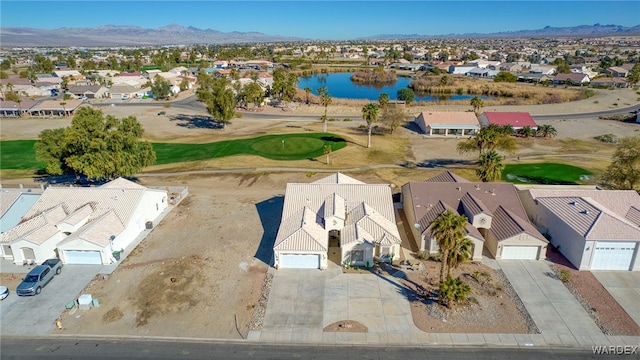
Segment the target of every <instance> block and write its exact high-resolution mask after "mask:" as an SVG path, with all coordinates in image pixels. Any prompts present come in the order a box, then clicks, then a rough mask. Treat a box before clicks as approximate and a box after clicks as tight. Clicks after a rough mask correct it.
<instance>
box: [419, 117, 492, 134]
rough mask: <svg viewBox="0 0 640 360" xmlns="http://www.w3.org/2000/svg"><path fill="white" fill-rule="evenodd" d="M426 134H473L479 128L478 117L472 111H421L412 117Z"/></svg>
mask: <svg viewBox="0 0 640 360" xmlns="http://www.w3.org/2000/svg"><path fill="white" fill-rule="evenodd" d="M414 122H415V123H416V125H418V127H419V128H420V130H422V132H423V133H424V134H426V135H429V136H432V135H444V136H448V135H454V136H465V135H473V134H475V133H476V132H477V131H478V130H480V123H479V122H478V118H477V117H476V115H475V114H474V113H472V112H463V111H423V112H421V113H420V114H418V116H417V117H416V118H415V119H414Z"/></svg>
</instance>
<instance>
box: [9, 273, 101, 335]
mask: <svg viewBox="0 0 640 360" xmlns="http://www.w3.org/2000/svg"><path fill="white" fill-rule="evenodd" d="M100 269H102V265H65V266H64V268H63V269H62V273H61V274H60V275H57V276H56V277H55V278H54V279H53V280H51V282H50V283H49V284H48V285H47V286H46V287H45V288H43V289H42V293H40V295H35V296H24V297H21V296H18V295H16V292H15V289H10V290H11V294H10V295H9V297H7V298H6V299H4V300H2V304H1V305H0V333H1V334H2V335H48V334H50V333H51V331H52V330H53V328H54V321H55V320H56V318H57V317H58V316H59V315H60V313H62V311H63V310H64V309H65V305H66V304H67V303H69V302H70V301H73V300H75V299H76V298H77V297H78V295H79V294H80V292H81V291H82V289H84V288H85V287H86V286H87V284H89V282H90V281H91V280H92V279H93V278H94V277H95V276H96V274H97V273H98V272H99V271H100Z"/></svg>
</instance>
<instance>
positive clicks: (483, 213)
mask: <svg viewBox="0 0 640 360" xmlns="http://www.w3.org/2000/svg"><path fill="white" fill-rule="evenodd" d="M402 204H403V208H404V212H405V214H406V216H407V221H408V222H409V223H410V224H412V225H413V226H411V231H412V233H413V237H414V239H415V240H416V243H417V245H418V247H419V249H420V250H425V251H428V252H429V253H432V254H435V253H437V252H438V251H439V248H438V244H437V242H436V241H435V239H433V238H432V237H431V223H432V222H433V220H435V219H436V218H437V217H438V215H440V214H441V213H443V212H444V211H446V210H447V209H449V210H452V211H453V212H454V213H456V214H460V215H465V216H466V217H467V219H468V223H467V225H466V228H465V231H466V233H467V237H468V238H469V239H470V240H471V241H472V242H473V245H474V248H473V261H481V260H482V250H483V249H484V247H486V248H487V249H488V250H489V251H490V252H491V254H492V255H493V256H494V257H495V259H497V260H506V259H532V260H539V259H544V258H545V255H546V247H547V243H548V241H547V240H546V239H545V238H544V236H542V234H540V232H538V230H537V229H536V228H535V227H534V226H533V225H532V224H531V223H530V222H529V220H528V218H527V214H526V212H525V210H524V207H523V206H522V203H521V202H520V199H519V198H518V193H517V191H516V188H515V186H514V185H513V184H508V183H473V182H469V181H468V180H466V179H464V178H461V177H459V176H457V175H455V174H452V173H449V172H445V173H442V174H440V175H438V176H436V177H433V178H431V179H428V180H426V181H425V182H410V183H407V184H405V185H403V186H402Z"/></svg>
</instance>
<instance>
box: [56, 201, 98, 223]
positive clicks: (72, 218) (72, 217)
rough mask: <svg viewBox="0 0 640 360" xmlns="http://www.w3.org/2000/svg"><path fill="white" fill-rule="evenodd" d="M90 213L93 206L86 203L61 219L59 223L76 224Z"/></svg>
mask: <svg viewBox="0 0 640 360" xmlns="http://www.w3.org/2000/svg"><path fill="white" fill-rule="evenodd" d="M91 213H93V207H91V204H86V205H84V206H82V207H80V208H79V209H76V210H75V211H74V212H72V213H71V214H69V216H67V217H65V218H64V219H62V220H61V221H60V223H66V224H69V225H78V224H79V223H80V222H81V221H82V220H84V219H86V218H88V217H89V216H90V215H91Z"/></svg>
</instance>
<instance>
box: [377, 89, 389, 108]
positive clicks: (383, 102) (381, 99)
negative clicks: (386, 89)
mask: <svg viewBox="0 0 640 360" xmlns="http://www.w3.org/2000/svg"><path fill="white" fill-rule="evenodd" d="M378 104H379V105H380V108H381V109H382V111H385V110H387V104H389V94H387V93H381V94H380V96H378Z"/></svg>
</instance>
